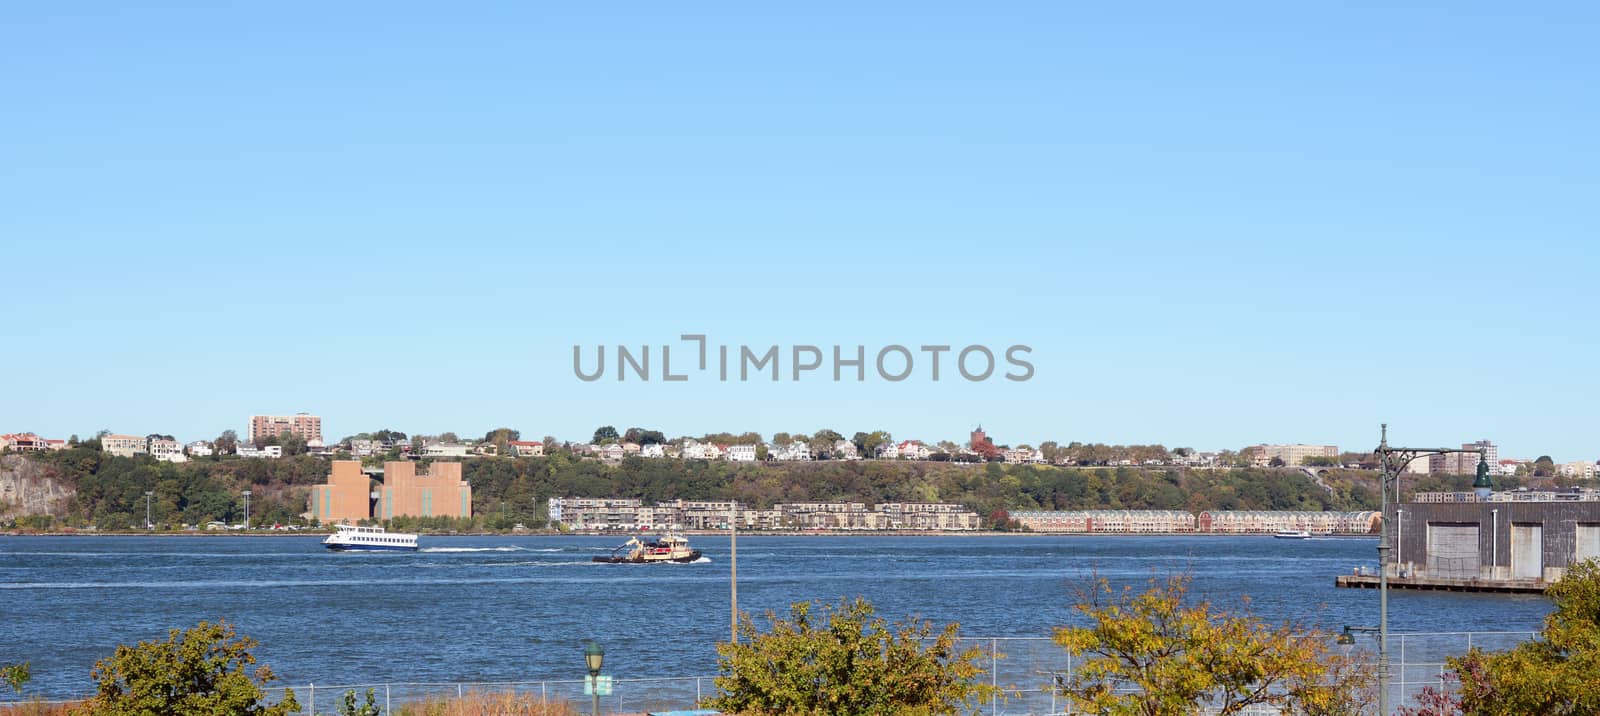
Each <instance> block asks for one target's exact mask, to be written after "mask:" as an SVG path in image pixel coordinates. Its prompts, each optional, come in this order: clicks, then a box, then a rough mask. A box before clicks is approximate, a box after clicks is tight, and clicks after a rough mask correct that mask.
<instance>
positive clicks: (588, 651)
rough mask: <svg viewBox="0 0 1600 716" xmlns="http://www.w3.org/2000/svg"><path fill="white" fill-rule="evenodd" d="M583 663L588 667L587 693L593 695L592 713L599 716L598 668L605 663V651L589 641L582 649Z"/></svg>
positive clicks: (597, 643)
mask: <svg viewBox="0 0 1600 716" xmlns="http://www.w3.org/2000/svg"><path fill="white" fill-rule="evenodd" d="M583 663H584V665H585V666H588V667H589V693H590V694H592V695H593V697H594V701H593V709H594V710H593V711H592V712H591V713H593V714H594V715H595V716H600V667H601V666H604V665H605V663H606V650H605V648H603V647H601V646H600V642H597V641H593V640H590V641H589V643H588V645H586V646H584V647H583Z"/></svg>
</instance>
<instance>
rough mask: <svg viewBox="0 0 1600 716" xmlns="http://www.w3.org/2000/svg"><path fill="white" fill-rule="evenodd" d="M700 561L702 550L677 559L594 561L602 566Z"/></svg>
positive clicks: (608, 559)
mask: <svg viewBox="0 0 1600 716" xmlns="http://www.w3.org/2000/svg"><path fill="white" fill-rule="evenodd" d="M698 559H700V550H698V549H697V550H691V551H690V552H689V553H688V554H684V555H679V556H676V557H663V558H658V559H650V558H648V557H633V558H630V557H595V558H594V561H596V562H599V563H601V564H658V563H662V562H673V563H675V564H688V563H690V562H693V561H695V560H698Z"/></svg>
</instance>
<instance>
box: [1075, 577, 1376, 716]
mask: <svg viewBox="0 0 1600 716" xmlns="http://www.w3.org/2000/svg"><path fill="white" fill-rule="evenodd" d="M1188 588H1189V577H1187V576H1183V575H1180V576H1175V577H1170V578H1168V579H1166V580H1155V579H1152V580H1151V584H1150V588H1149V589H1148V590H1146V591H1144V592H1142V593H1135V592H1134V591H1133V590H1132V589H1131V588H1124V589H1122V590H1120V591H1118V590H1113V589H1112V587H1111V586H1110V584H1109V583H1108V582H1107V581H1106V580H1104V579H1097V580H1095V582H1094V583H1093V584H1092V585H1091V586H1090V587H1089V588H1088V590H1086V591H1087V593H1086V594H1084V595H1083V599H1082V601H1081V602H1080V603H1079V604H1078V605H1077V606H1076V609H1077V611H1078V612H1079V614H1081V615H1083V616H1084V617H1085V618H1086V619H1087V620H1088V624H1087V625H1085V626H1066V627H1060V628H1057V629H1056V630H1055V635H1054V640H1055V642H1056V644H1058V645H1059V646H1061V647H1062V648H1064V649H1066V650H1067V652H1068V653H1069V654H1071V655H1072V656H1074V657H1076V658H1077V659H1081V660H1082V661H1078V664H1079V667H1078V668H1077V669H1076V670H1075V671H1074V672H1073V674H1072V676H1071V677H1070V678H1067V679H1064V680H1062V682H1061V684H1060V688H1061V692H1062V693H1063V694H1064V695H1066V696H1067V697H1068V698H1069V699H1071V701H1070V702H1069V705H1068V709H1067V710H1068V711H1069V712H1074V710H1076V712H1083V713H1093V714H1103V715H1105V716H1189V715H1190V714H1194V713H1198V712H1200V711H1201V710H1202V709H1207V713H1216V714H1219V715H1222V716H1226V715H1227V714H1239V713H1244V712H1245V711H1246V710H1247V709H1251V708H1253V707H1259V706H1266V707H1270V708H1277V709H1279V710H1281V711H1282V712H1283V713H1287V714H1307V715H1318V716H1321V715H1327V716H1332V715H1333V714H1359V713H1361V712H1362V704H1364V703H1365V698H1366V694H1365V691H1366V687H1367V683H1366V681H1365V677H1364V676H1363V674H1364V673H1366V671H1365V670H1364V669H1362V668H1361V665H1360V664H1357V663H1356V662H1353V661H1350V660H1348V659H1346V658H1344V657H1340V656H1338V655H1336V654H1333V653H1331V650H1330V649H1329V645H1330V643H1331V640H1330V639H1328V638H1327V636H1326V635H1323V634H1319V633H1316V632H1308V631H1305V630H1303V629H1300V628H1299V627H1297V626H1296V625H1293V624H1285V625H1282V626H1276V627H1274V626H1270V625H1268V624H1266V623H1265V622H1262V621H1260V620H1258V619H1256V618H1254V617H1251V616H1249V615H1247V614H1231V613H1228V612H1225V611H1217V610H1213V609H1212V608H1211V605H1210V604H1209V603H1208V602H1198V603H1194V604H1188V605H1186V604H1185V603H1184V601H1185V600H1184V596H1185V594H1186V593H1187V592H1188Z"/></svg>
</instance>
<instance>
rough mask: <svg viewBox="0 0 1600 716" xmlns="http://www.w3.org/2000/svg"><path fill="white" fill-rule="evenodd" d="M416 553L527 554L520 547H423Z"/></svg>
mask: <svg viewBox="0 0 1600 716" xmlns="http://www.w3.org/2000/svg"><path fill="white" fill-rule="evenodd" d="M417 551H418V552H527V551H529V550H526V549H523V548H521V547H423V548H422V549H419V550H417Z"/></svg>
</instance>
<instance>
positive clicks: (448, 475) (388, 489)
mask: <svg viewBox="0 0 1600 716" xmlns="http://www.w3.org/2000/svg"><path fill="white" fill-rule="evenodd" d="M351 462H353V461H351ZM356 464H357V465H359V464H360V463H356ZM471 516H472V486H471V485H469V484H467V482H466V481H465V480H462V479H461V463H459V462H435V463H431V464H429V465H427V472H418V471H417V463H414V462H409V461H400V462H386V463H384V464H383V486H382V487H380V488H379V489H378V503H377V507H376V508H375V509H374V511H373V517H376V518H378V519H382V520H387V519H391V518H394V517H457V518H466V517H471Z"/></svg>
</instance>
